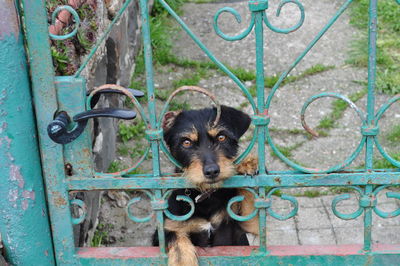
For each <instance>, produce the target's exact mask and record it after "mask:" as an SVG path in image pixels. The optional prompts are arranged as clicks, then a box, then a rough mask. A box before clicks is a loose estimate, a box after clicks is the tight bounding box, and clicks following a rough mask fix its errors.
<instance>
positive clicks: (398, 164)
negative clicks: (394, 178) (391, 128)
mask: <svg viewBox="0 0 400 266" xmlns="http://www.w3.org/2000/svg"><path fill="white" fill-rule="evenodd" d="M399 100H400V95H396V96H394V97H393V98H391V99H389V101H387V102H386V103H384V104H383V105H382V106H381V108H379V110H378V112H377V113H376V115H375V122H376V125H378V123H379V120H380V119H381V118H382V116H383V114H384V113H385V112H386V110H387V109H389V107H390V106H391V105H392V104H394V103H396V102H397V101H399ZM375 144H376V147H377V148H378V150H379V152H380V153H381V154H382V156H383V157H384V158H385V159H386V160H388V161H389V162H390V163H391V164H393V165H394V166H396V167H400V161H397V160H395V159H394V158H393V157H391V156H390V155H389V154H388V153H387V152H386V151H385V150H384V149H383V147H382V146H381V144H380V143H379V140H378V138H375Z"/></svg>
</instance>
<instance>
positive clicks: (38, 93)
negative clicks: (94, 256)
mask: <svg viewBox="0 0 400 266" xmlns="http://www.w3.org/2000/svg"><path fill="white" fill-rule="evenodd" d="M22 3H23V10H24V16H25V23H26V38H27V40H26V41H27V45H28V50H29V59H30V60H29V61H30V72H31V80H32V91H33V99H34V106H35V111H36V118H37V127H38V134H39V144H40V152H41V158H42V168H43V176H44V178H45V182H46V189H47V199H48V204H49V210H50V213H53V215H51V216H50V222H51V227H52V230H53V231H54V232H57V234H54V235H53V244H54V249H55V253H56V261H57V264H59V265H63V264H64V265H77V264H78V261H77V260H76V258H75V257H74V254H75V246H74V241H73V239H74V238H73V231H72V220H71V211H70V203H69V199H68V192H67V190H66V186H65V180H66V178H65V172H64V161H63V147H62V146H61V145H59V144H57V143H55V142H53V141H52V140H51V139H50V138H49V136H48V135H47V125H48V124H49V123H50V122H51V121H52V120H53V118H54V115H55V112H56V111H57V108H58V104H57V94H56V90H55V87H54V69H53V63H52V62H53V61H52V58H51V54H50V40H49V32H48V24H47V15H46V8H45V1H44V0H35V1H30V0H22ZM54 214H57V215H54Z"/></svg>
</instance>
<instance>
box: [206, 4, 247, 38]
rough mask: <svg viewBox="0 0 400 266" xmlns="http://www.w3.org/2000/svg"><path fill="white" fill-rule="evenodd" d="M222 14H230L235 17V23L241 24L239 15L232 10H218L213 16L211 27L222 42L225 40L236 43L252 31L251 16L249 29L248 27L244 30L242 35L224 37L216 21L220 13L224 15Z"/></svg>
mask: <svg viewBox="0 0 400 266" xmlns="http://www.w3.org/2000/svg"><path fill="white" fill-rule="evenodd" d="M224 12H227V13H230V14H232V15H233V16H235V18H236V21H237V22H238V23H241V22H242V18H241V16H240V15H239V13H238V12H237V11H236V10H235V9H234V8H231V7H224V8H221V9H220V10H218V11H217V13H216V14H215V16H214V24H213V26H214V30H215V32H216V33H217V34H218V35H219V36H220V37H221V38H223V39H224V40H227V41H237V40H241V39H243V38H245V37H246V36H247V35H249V33H250V32H251V30H252V29H253V27H254V15H252V16H251V22H250V25H249V27H248V28H247V29H246V30H244V31H243V32H242V33H240V34H238V35H235V36H229V35H226V34H225V33H223V32H222V31H221V29H220V28H219V27H218V19H219V16H220V15H221V14H222V13H224Z"/></svg>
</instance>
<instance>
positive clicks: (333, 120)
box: [317, 89, 367, 136]
mask: <svg viewBox="0 0 400 266" xmlns="http://www.w3.org/2000/svg"><path fill="white" fill-rule="evenodd" d="M366 94H367V89H363V90H361V91H358V92H355V93H353V94H351V95H349V97H348V98H349V99H350V100H351V101H352V102H354V103H356V102H357V101H358V100H360V99H361V98H362V97H364V95H366ZM348 107H349V106H348V104H347V103H346V102H345V101H343V100H340V99H337V100H334V101H333V102H332V111H331V112H330V113H329V114H328V115H327V116H325V117H323V118H322V119H321V120H320V121H319V124H318V126H317V129H319V131H317V132H318V133H319V134H320V133H322V135H321V134H320V136H324V135H325V136H327V135H328V133H327V132H326V130H330V129H333V128H334V127H336V124H337V121H338V120H339V119H340V118H342V117H343V114H344V112H345V111H346V109H347V108H348ZM324 133H325V134H324Z"/></svg>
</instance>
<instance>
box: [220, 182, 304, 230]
mask: <svg viewBox="0 0 400 266" xmlns="http://www.w3.org/2000/svg"><path fill="white" fill-rule="evenodd" d="M278 189H281V188H273V189H271V190H270V191H269V192H268V194H267V195H266V197H265V198H261V197H259V196H258V194H257V193H256V192H255V191H254V190H253V189H250V188H246V190H247V191H249V192H250V193H252V194H253V195H254V207H255V209H254V210H253V212H251V213H250V214H248V215H246V216H241V215H238V214H236V213H234V212H233V210H232V205H233V204H234V203H238V202H241V201H243V200H244V196H236V197H233V198H232V199H230V200H229V202H228V205H227V211H228V214H229V216H230V217H232V218H233V219H234V220H237V221H240V222H244V221H248V220H250V219H253V218H254V217H255V216H256V215H257V213H258V211H259V209H261V208H266V209H267V212H268V213H269V214H270V215H271V216H272V217H274V218H275V219H277V220H280V221H283V220H287V219H290V218H292V217H293V216H295V215H296V214H297V211H298V209H299V204H298V202H297V200H296V198H295V197H292V196H289V195H282V196H281V197H280V198H281V199H283V200H288V201H290V202H291V204H292V206H293V210H292V211H290V212H289V213H288V214H287V215H280V214H278V213H276V212H274V211H273V210H272V208H271V206H272V201H273V200H272V196H273V194H274V192H275V191H276V190H278Z"/></svg>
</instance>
